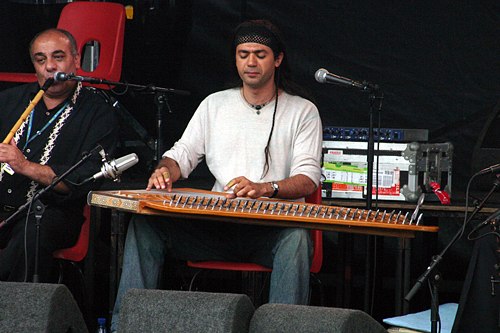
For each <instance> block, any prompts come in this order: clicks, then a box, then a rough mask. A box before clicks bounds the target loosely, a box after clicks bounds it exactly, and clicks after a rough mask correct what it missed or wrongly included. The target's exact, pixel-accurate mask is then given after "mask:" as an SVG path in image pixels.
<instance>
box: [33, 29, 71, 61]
mask: <svg viewBox="0 0 500 333" xmlns="http://www.w3.org/2000/svg"><path fill="white" fill-rule="evenodd" d="M49 32H58V33H60V34H62V35H64V36H65V37H66V38H67V39H68V40H69V45H70V47H71V54H72V55H73V56H76V55H77V54H78V45H77V43H76V39H75V37H73V35H72V34H71V33H70V32H69V31H67V30H64V29H57V28H50V29H47V30H44V31H41V32H39V33H37V34H36V35H35V37H33V39H32V40H31V42H30V44H29V52H30V58H31V60H32V61H33V60H34V59H33V54H32V48H33V44H34V43H35V41H36V40H37V39H38V37H40V36H42V35H45V34H46V33H49Z"/></svg>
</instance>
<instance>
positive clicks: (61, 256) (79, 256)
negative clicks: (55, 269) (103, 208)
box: [52, 205, 90, 312]
mask: <svg viewBox="0 0 500 333" xmlns="http://www.w3.org/2000/svg"><path fill="white" fill-rule="evenodd" d="M83 216H84V218H85V220H84V222H83V224H82V229H81V230H80V236H79V237H78V240H77V241H76V243H75V245H73V246H72V247H68V248H66V249H60V250H57V251H54V253H53V254H52V256H53V257H54V258H55V259H57V260H58V261H59V278H58V280H57V283H62V282H63V280H64V264H65V263H69V264H70V265H71V266H72V267H74V268H75V269H76V271H77V273H78V278H79V282H80V288H81V296H82V298H81V300H80V304H81V306H82V307H83V309H82V311H84V312H86V310H87V309H86V308H87V302H86V299H87V288H86V285H85V278H84V275H83V272H82V269H81V267H80V265H79V263H80V262H81V261H83V259H85V257H86V256H87V252H88V249H89V235H90V206H89V205H85V207H84V208H83Z"/></svg>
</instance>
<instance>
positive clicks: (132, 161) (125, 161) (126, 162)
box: [115, 153, 139, 174]
mask: <svg viewBox="0 0 500 333" xmlns="http://www.w3.org/2000/svg"><path fill="white" fill-rule="evenodd" d="M137 162H139V157H137V154H136V153H131V154H128V155H125V156H122V157H120V158H117V159H116V161H115V165H116V171H117V172H118V174H120V173H122V172H123V171H125V170H127V169H129V168H131V167H133V166H134V165H136V164H137Z"/></svg>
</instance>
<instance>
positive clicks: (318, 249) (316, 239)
mask: <svg viewBox="0 0 500 333" xmlns="http://www.w3.org/2000/svg"><path fill="white" fill-rule="evenodd" d="M306 202H307V203H310V204H315V205H321V204H322V202H323V200H322V198H321V184H320V185H319V186H318V188H317V189H316V191H314V192H313V193H311V194H310V195H308V196H307V197H306ZM311 240H312V242H313V244H314V253H313V259H312V263H311V273H318V272H319V271H320V270H321V266H322V265H323V232H322V231H321V230H312V231H311Z"/></svg>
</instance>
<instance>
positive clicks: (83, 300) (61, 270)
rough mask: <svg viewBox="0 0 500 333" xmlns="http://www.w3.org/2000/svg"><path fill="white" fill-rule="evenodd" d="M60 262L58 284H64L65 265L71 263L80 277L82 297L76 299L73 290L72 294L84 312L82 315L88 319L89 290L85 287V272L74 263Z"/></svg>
mask: <svg viewBox="0 0 500 333" xmlns="http://www.w3.org/2000/svg"><path fill="white" fill-rule="evenodd" d="M58 262H59V277H58V281H57V283H59V284H61V283H63V282H64V264H65V263H69V264H70V265H71V266H73V268H74V269H75V270H76V272H77V275H78V284H79V285H80V295H78V296H79V297H76V295H75V293H74V290H72V294H73V296H74V297H75V299H76V301H77V304H78V305H79V307H80V310H81V311H82V313H83V314H84V316H85V317H86V316H87V313H88V308H87V288H86V286H85V276H84V275H83V271H82V269H81V267H80V265H79V264H78V263H76V262H74V261H68V260H58ZM70 290H71V289H70Z"/></svg>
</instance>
